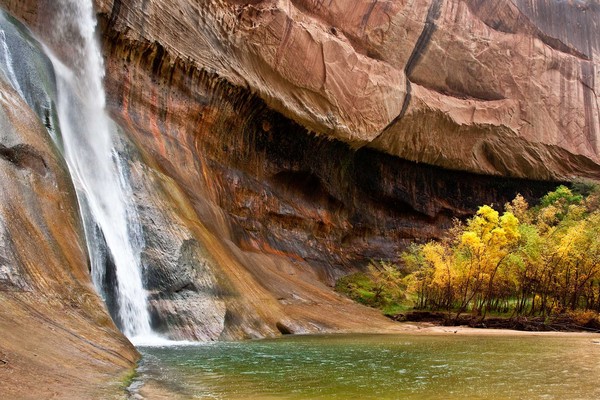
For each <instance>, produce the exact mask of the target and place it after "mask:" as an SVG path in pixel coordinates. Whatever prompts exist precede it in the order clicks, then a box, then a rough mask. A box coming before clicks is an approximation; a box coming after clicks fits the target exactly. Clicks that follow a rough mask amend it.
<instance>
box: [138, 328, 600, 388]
mask: <svg viewBox="0 0 600 400" xmlns="http://www.w3.org/2000/svg"><path fill="white" fill-rule="evenodd" d="M599 341H600V340H599V338H598V337H595V338H592V337H590V336H587V335H584V336H579V337H547V336H544V337H539V336H508V337H506V336H504V337H503V336H462V335H328V336H298V337H286V338H282V339H274V340H260V341H248V342H238V343H214V344H206V345H200V346H187V347H163V348H160V347H146V348H141V349H140V351H141V352H142V354H143V362H142V364H141V366H140V369H139V372H140V377H139V378H138V384H139V383H141V382H146V384H147V385H148V387H152V386H153V387H155V388H162V389H164V390H165V391H168V392H169V393H171V394H172V395H174V397H177V398H182V399H227V400H235V399H246V400H249V399H282V400H283V399H561V400H563V399H586V400H588V399H590V400H592V399H600V344H598V342H599Z"/></svg>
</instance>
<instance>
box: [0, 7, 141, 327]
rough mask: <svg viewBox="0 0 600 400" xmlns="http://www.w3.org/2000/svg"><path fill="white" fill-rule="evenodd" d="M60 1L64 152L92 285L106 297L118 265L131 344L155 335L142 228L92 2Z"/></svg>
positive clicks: (120, 315) (58, 66) (121, 314)
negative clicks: (112, 112)
mask: <svg viewBox="0 0 600 400" xmlns="http://www.w3.org/2000/svg"><path fill="white" fill-rule="evenodd" d="M58 2H59V3H60V4H59V8H60V12H59V16H58V20H57V21H56V22H55V27H56V28H55V30H54V33H53V37H52V38H51V40H52V42H53V43H63V44H67V43H68V44H69V45H70V48H69V50H68V59H69V62H68V64H69V65H70V67H66V66H65V65H64V64H63V63H62V62H61V61H59V60H58V58H57V57H56V56H53V55H52V54H50V52H49V51H48V53H49V55H50V58H51V59H52V62H53V64H54V69H55V72H56V78H57V89H58V104H57V110H58V115H59V120H60V128H61V132H62V140H63V151H64V156H65V159H66V160H67V164H68V166H69V169H70V171H71V175H72V177H73V181H74V183H75V187H76V189H77V192H78V199H79V203H80V208H81V212H82V216H83V219H84V224H85V233H86V239H87V243H88V249H89V253H90V258H91V262H92V276H93V280H94V283H95V285H96V288H97V289H98V291H100V292H101V294H104V293H102V285H103V282H104V280H105V274H106V265H107V263H108V262H110V261H111V260H112V262H113V264H114V271H115V278H116V285H117V287H116V290H115V292H116V299H115V300H116V301H115V302H116V304H115V306H116V308H117V312H116V313H113V314H116V319H117V321H116V322H117V324H118V325H119V326H120V327H121V329H122V330H123V332H124V333H125V335H127V336H128V337H129V338H135V337H144V336H152V330H151V327H150V318H149V313H148V310H147V299H146V292H145V290H144V287H143V283H142V281H143V280H142V268H141V265H140V251H141V250H140V249H141V245H142V235H141V227H140V223H139V221H138V219H137V214H136V211H135V206H134V204H133V202H132V201H131V198H132V193H131V187H130V185H129V184H128V180H127V177H126V175H125V174H124V173H123V170H122V168H121V167H120V164H121V160H120V159H119V154H118V152H117V151H116V148H115V147H116V146H115V143H116V137H115V136H114V134H113V130H114V127H113V124H112V121H111V120H110V119H109V118H108V117H107V115H106V111H105V93H104V89H103V86H102V80H103V77H104V64H103V59H102V55H101V53H100V49H99V45H98V43H97V41H96V38H95V27H96V20H95V18H94V11H93V5H92V1H91V0H58ZM0 50H1V49H0ZM102 238H103V239H104V241H105V242H106V247H105V246H104V241H103V240H102ZM106 248H107V249H108V252H109V254H107V251H106V250H107V249H106Z"/></svg>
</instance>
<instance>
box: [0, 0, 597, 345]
mask: <svg viewBox="0 0 600 400" xmlns="http://www.w3.org/2000/svg"><path fill="white" fill-rule="evenodd" d="M542 3H543V4H542ZM542 3H541V2H539V1H537V2H536V1H533V0H531V1H527V0H519V1H517V0H514V1H508V0H506V1H497V2H486V1H476V0H454V1H440V0H431V1H424V0H423V1H419V0H413V1H402V0H398V1H356V2H346V1H336V0H333V1H330V2H328V3H327V5H325V3H323V2H320V1H312V0H287V1H286V0H278V1H275V0H272V1H242V0H227V1H225V0H216V1H210V2H198V1H191V0H174V1H170V2H166V1H156V0H143V1H142V0H129V1H123V0H98V1H97V2H96V5H97V11H98V16H99V19H100V22H101V24H100V25H101V26H100V28H101V29H100V30H101V33H102V36H101V39H102V42H103V47H104V52H105V57H106V67H107V76H106V80H105V86H106V89H107V94H108V108H109V110H110V112H111V115H112V116H113V118H114V120H115V121H116V122H117V123H118V124H119V125H120V127H121V129H122V131H123V132H124V134H125V135H127V137H128V138H129V140H130V143H129V145H128V146H129V150H127V151H129V152H130V153H131V158H130V159H131V163H130V166H129V168H130V173H131V176H132V178H133V180H134V182H135V185H134V186H135V191H136V196H137V199H136V201H137V203H138V211H139V213H140V216H141V219H142V221H143V224H144V235H145V239H146V244H147V247H146V250H145V251H144V254H143V257H144V263H145V265H146V266H147V271H148V272H147V288H148V290H149V292H150V306H151V309H152V312H153V318H154V321H153V323H154V326H155V328H156V329H158V330H159V331H163V332H166V333H168V334H169V335H170V336H171V337H173V338H193V339H201V340H216V339H231V338H240V337H262V336H271V335H276V334H279V333H280V332H284V333H289V332H319V331H348V330H351V331H360V330H377V329H379V330H388V329H396V328H394V327H392V326H391V325H390V324H389V323H388V322H387V321H385V320H383V319H381V318H379V317H378V316H377V315H376V314H375V313H373V312H372V311H370V310H368V309H365V308H362V307H360V306H357V305H354V304H351V303H349V302H348V301H346V300H345V299H343V298H341V297H339V296H337V295H336V294H335V293H333V292H332V290H331V285H332V284H333V282H334V281H335V279H337V278H338V277H339V276H341V275H344V274H346V273H349V272H351V271H355V270H357V269H361V268H364V266H365V265H366V264H367V263H368V261H369V260H371V259H380V258H381V259H392V260H393V259H396V258H397V254H398V251H400V250H401V249H403V248H404V247H405V246H406V245H407V244H408V243H410V242H411V241H412V240H415V239H416V240H419V241H424V240H428V239H431V238H435V237H438V236H439V235H440V234H441V232H442V229H443V228H445V227H448V226H449V224H450V223H451V220H452V218H454V217H464V216H466V215H468V214H469V213H472V212H473V211H474V210H475V209H476V207H477V206H478V205H481V204H484V203H487V204H491V203H493V204H495V205H496V206H500V205H502V204H503V202H505V201H506V200H508V199H510V198H512V197H513V196H514V195H515V194H516V193H517V192H521V193H523V194H524V195H526V196H528V197H536V196H539V195H541V194H543V193H544V192H545V191H547V190H549V189H551V188H552V187H553V186H554V185H555V182H557V181H561V180H571V179H592V180H598V179H599V177H600V167H599V162H600V158H599V151H600V149H599V144H598V137H599V135H600V128H599V114H598V95H597V93H600V92H599V91H598V89H599V87H598V86H599V85H600V84H599V83H598V82H599V81H600V79H599V77H598V74H599V61H598V52H599V49H600V46H599V43H598V40H599V39H598V37H599V34H600V29H599V27H598V21H599V20H600V7H599V6H598V4H597V3H596V2H572V3H565V2H559V1H544V2H542ZM0 4H1V5H3V6H4V7H6V8H7V9H9V10H10V11H11V12H13V13H14V14H15V15H17V16H18V17H19V18H20V19H21V20H23V21H25V22H26V23H27V24H28V25H29V26H31V27H32V29H34V31H35V32H37V34H38V35H40V37H44V32H45V31H46V30H48V29H52V27H51V25H50V24H48V21H50V20H51V15H52V13H53V12H56V10H55V9H54V7H53V2H52V1H51V0H39V1H22V0H19V1H17V0H0ZM40 10H43V12H40ZM567 27H568V28H567ZM50 45H51V46H53V48H55V49H56V51H57V52H58V53H59V54H60V52H61V51H67V50H66V49H65V47H64V45H62V44H60V43H54V44H50Z"/></svg>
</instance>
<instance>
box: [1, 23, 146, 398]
mask: <svg viewBox="0 0 600 400" xmlns="http://www.w3.org/2000/svg"><path fill="white" fill-rule="evenodd" d="M0 32H1V34H0V36H1V40H2V42H3V43H2V44H3V48H2V59H1V61H0V182H1V184H0V303H1V304H2V307H0V331H1V332H2V335H0V353H1V354H2V360H3V361H2V370H1V371H0V375H2V392H3V396H6V397H7V398H43V397H46V396H48V393H53V395H56V396H58V397H61V398H65V399H69V398H73V399H75V398H89V397H92V398H106V397H107V396H111V395H112V394H114V393H116V391H117V390H119V382H118V380H119V376H120V375H121V374H124V373H125V372H126V371H127V370H128V369H129V368H132V367H133V366H134V365H135V361H136V359H137V357H138V354H137V352H136V351H135V349H134V348H133V346H131V344H130V343H129V342H128V341H127V340H126V339H125V337H124V336H122V335H121V334H120V333H119V332H118V330H117V329H116V327H115V325H114V324H113V323H112V321H111V320H110V317H109V316H108V313H107V311H106V308H105V307H104V305H103V304H102V301H101V300H100V298H99V297H98V296H97V295H96V293H95V292H94V289H93V287H92V284H91V281H90V277H89V274H88V260H87V251H86V246H85V242H84V235H83V227H82V223H81V220H80V218H79V215H78V205H77V201H76V198H75V190H74V188H73V185H72V183H71V180H70V176H69V172H68V170H67V168H66V165H65V163H64V160H63V159H62V157H61V156H60V154H59V151H58V149H57V147H56V146H55V145H54V144H53V142H52V140H51V138H50V134H57V133H58V132H57V130H56V129H57V125H56V124H55V122H56V120H55V116H54V113H55V111H54V109H53V108H54V106H53V100H54V95H55V94H54V87H53V79H52V77H53V75H52V70H51V66H50V63H49V61H48V59H47V58H45V56H44V55H43V53H42V51H41V50H40V48H39V46H38V44H37V43H36V42H35V41H34V40H33V39H32V38H31V37H30V36H29V35H28V34H27V32H26V29H25V28H23V27H22V26H19V25H15V24H14V21H13V20H12V19H11V18H10V17H8V16H7V15H5V14H4V13H3V12H0ZM17 66H18V68H17ZM111 392H112V393H111Z"/></svg>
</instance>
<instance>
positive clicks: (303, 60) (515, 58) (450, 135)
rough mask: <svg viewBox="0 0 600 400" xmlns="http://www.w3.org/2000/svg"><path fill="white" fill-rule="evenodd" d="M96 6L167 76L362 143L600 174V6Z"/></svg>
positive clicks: (526, 2)
mask: <svg viewBox="0 0 600 400" xmlns="http://www.w3.org/2000/svg"><path fill="white" fill-rule="evenodd" d="M98 6H99V11H100V12H101V13H102V14H103V15H104V16H105V18H106V19H105V21H106V28H105V31H106V33H107V34H108V35H111V36H113V37H114V35H118V36H119V37H120V38H122V40H126V41H129V42H130V43H132V44H134V43H146V44H156V48H155V49H154V50H153V51H152V53H150V52H149V53H146V54H145V56H146V57H153V58H155V64H154V67H155V72H158V69H160V68H161V67H164V66H163V65H162V58H163V57H164V56H165V55H167V54H168V55H170V56H171V57H170V60H172V61H171V62H174V61H175V60H179V62H182V63H185V64H187V65H189V66H194V67H197V68H201V69H204V70H207V71H212V72H214V73H216V74H217V75H218V76H219V77H221V78H223V79H226V80H227V81H229V82H230V83H233V84H234V85H237V86H241V87H246V88H248V89H249V90H250V91H252V92H255V93H257V94H258V95H259V96H260V97H261V98H262V99H263V100H264V101H265V102H266V103H267V105H268V106H269V107H270V108H272V109H274V110H276V111H278V112H280V113H282V114H284V115H285V116H287V117H289V118H291V119H293V120H295V121H296V122H298V123H300V124H301V125H303V126H304V127H306V128H308V129H309V130H312V131H314V132H317V133H319V134H325V135H327V136H328V137H334V138H337V139H340V140H342V141H345V142H347V143H349V144H350V145H351V146H352V147H354V148H356V147H362V146H369V147H373V148H376V149H378V150H381V151H383V152H386V153H388V154H392V155H397V156H400V157H402V158H405V159H409V160H413V161H417V162H423V163H428V164H433V165H438V166H441V167H444V168H449V169H458V170H466V171H471V172H477V173H485V174H493V175H502V176H514V177H526V178H533V179H565V178H569V179H570V178H572V177H588V178H597V177H598V162H599V158H598V155H599V151H600V148H599V143H598V137H599V135H600V125H599V124H600V122H599V119H600V115H599V111H598V94H597V93H598V92H599V90H598V89H599V87H598V85H600V83H599V81H600V80H599V79H598V74H599V67H598V65H599V61H598V56H597V54H598V51H599V44H598V37H599V36H600V34H599V29H600V28H599V26H598V21H599V20H600V5H598V3H596V2H572V3H569V2H561V1H544V2H543V3H540V2H537V1H531V0H520V1H509V0H504V1H499V2H493V4H492V3H491V2H486V1H476V0H454V1H442V0H432V1H425V0H422V1H410V2H409V1H375V2H372V1H359V2H352V3H348V2H345V1H332V2H328V3H327V4H325V3H322V2H319V1H311V0H296V1H293V0H286V1H282V0H277V1H275V0H268V1H267V0H266V1H251V2H250V1H216V2H207V3H196V2H189V1H183V0H179V1H175V2H168V3H165V2H160V1H143V2H142V1H129V2H123V1H109V0H101V1H98ZM136 47H137V46H136ZM164 78H165V79H168V76H165V77H164Z"/></svg>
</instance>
